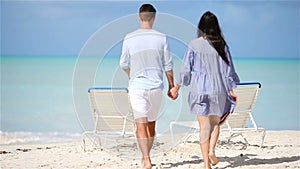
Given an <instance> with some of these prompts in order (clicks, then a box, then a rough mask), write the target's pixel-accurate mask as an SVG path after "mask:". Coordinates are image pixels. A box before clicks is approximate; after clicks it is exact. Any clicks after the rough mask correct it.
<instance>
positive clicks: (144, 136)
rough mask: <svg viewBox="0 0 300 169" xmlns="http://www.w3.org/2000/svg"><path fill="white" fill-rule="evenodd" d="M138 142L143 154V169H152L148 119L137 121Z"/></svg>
mask: <svg viewBox="0 0 300 169" xmlns="http://www.w3.org/2000/svg"><path fill="white" fill-rule="evenodd" d="M136 127H137V140H138V143H139V147H140V150H141V152H142V156H143V157H142V167H143V168H147V169H148V168H152V164H151V160H150V149H149V147H150V145H149V135H148V130H149V129H148V122H147V120H146V119H137V120H136Z"/></svg>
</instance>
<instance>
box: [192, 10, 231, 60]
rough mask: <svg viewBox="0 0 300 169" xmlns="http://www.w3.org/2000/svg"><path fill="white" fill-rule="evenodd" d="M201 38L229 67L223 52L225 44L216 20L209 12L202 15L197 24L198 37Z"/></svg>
mask: <svg viewBox="0 0 300 169" xmlns="http://www.w3.org/2000/svg"><path fill="white" fill-rule="evenodd" d="M201 36H203V37H205V38H206V39H207V40H208V41H209V42H210V43H211V45H212V46H213V47H214V48H215V49H216V51H217V52H218V54H219V55H220V56H221V58H222V59H223V60H224V61H225V62H226V63H227V64H228V65H229V60H228V57H227V56H226V52H225V47H226V46H227V44H226V41H225V39H224V37H223V35H222V32H221V28H220V26H219V22H218V19H217V17H216V16H215V15H214V14H213V13H211V12H209V11H207V12H205V13H204V14H203V15H202V17H201V19H200V21H199V24H198V37H201Z"/></svg>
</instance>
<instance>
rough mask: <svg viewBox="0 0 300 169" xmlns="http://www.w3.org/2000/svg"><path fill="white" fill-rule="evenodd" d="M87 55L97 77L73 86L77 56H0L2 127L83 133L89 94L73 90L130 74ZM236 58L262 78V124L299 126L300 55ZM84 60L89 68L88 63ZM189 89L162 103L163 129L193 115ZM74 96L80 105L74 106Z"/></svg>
mask: <svg viewBox="0 0 300 169" xmlns="http://www.w3.org/2000/svg"><path fill="white" fill-rule="evenodd" d="M87 60H93V61H95V62H97V63H98V67H97V70H95V74H93V75H86V74H84V72H83V73H82V74H80V76H82V77H85V76H93V77H94V81H93V83H92V84H91V85H90V86H80V87H78V88H77V87H76V86H75V88H74V84H73V78H74V77H73V76H74V71H75V70H76V68H77V67H76V66H78V65H79V64H78V60H77V58H76V57H67V56H62V57H58V56H56V57H53V56H1V129H0V130H1V132H2V133H3V132H4V133H6V132H33V133H34V132H40V133H55V132H58V133H81V132H82V131H83V130H85V129H90V128H91V127H92V120H91V119H92V118H91V113H90V112H89V107H88V106H89V105H88V98H87V95H86V96H81V97H77V96H74V95H73V93H74V91H73V90H77V89H80V90H84V92H87V89H88V88H89V87H92V86H115V87H126V86H127V77H126V76H125V74H124V73H123V72H122V71H121V70H120V69H119V66H118V64H119V59H118V58H116V57H106V58H105V59H104V60H101V61H99V60H97V59H96V58H88V59H87ZM80 62H84V59H83V60H81V61H80ZM234 63H235V66H236V70H237V72H238V74H239V76H240V79H241V81H242V82H248V81H258V82H260V83H261V84H262V89H261V93H260V95H259V97H258V101H257V104H256V105H255V108H254V110H253V115H254V117H255V119H256V122H257V124H258V126H262V127H264V128H266V129H269V130H299V129H300V126H299V104H300V102H299V79H300V75H299V72H300V64H299V59H234ZM82 65H83V66H84V68H86V69H89V68H90V66H89V65H88V64H86V65H84V64H81V66H82ZM180 65H181V61H180V59H178V58H176V59H175V75H177V74H178V71H179V70H180V67H181V66H180ZM76 76H78V74H77V75H76ZM82 79H84V78H82ZM186 91H188V89H187V88H184V89H183V90H182V93H181V97H179V99H178V100H177V101H176V102H174V101H171V100H170V99H168V98H167V97H166V98H165V101H164V102H163V106H162V109H161V119H162V121H163V122H161V123H158V126H157V127H158V130H160V131H164V130H167V126H168V124H165V123H166V122H168V121H169V120H182V119H190V118H194V117H193V116H192V115H190V114H189V113H188V109H187V105H186V98H185V97H184V96H185V92H186ZM165 92H166V91H165ZM86 94H87V93H86ZM74 97H75V100H77V101H76V103H75V104H78V103H79V105H75V106H74V102H73V100H74ZM77 107H80V108H82V109H80V110H78V108H77ZM81 110H84V111H81Z"/></svg>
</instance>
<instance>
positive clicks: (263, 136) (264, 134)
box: [260, 129, 266, 148]
mask: <svg viewBox="0 0 300 169" xmlns="http://www.w3.org/2000/svg"><path fill="white" fill-rule="evenodd" d="M265 136H266V130H265V129H262V140H261V146H260V147H261V148H262V147H263V144H264V140H265Z"/></svg>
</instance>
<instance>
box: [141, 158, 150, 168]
mask: <svg viewBox="0 0 300 169" xmlns="http://www.w3.org/2000/svg"><path fill="white" fill-rule="evenodd" d="M142 168H143V169H151V168H152V164H151V160H150V157H143V159H142Z"/></svg>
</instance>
